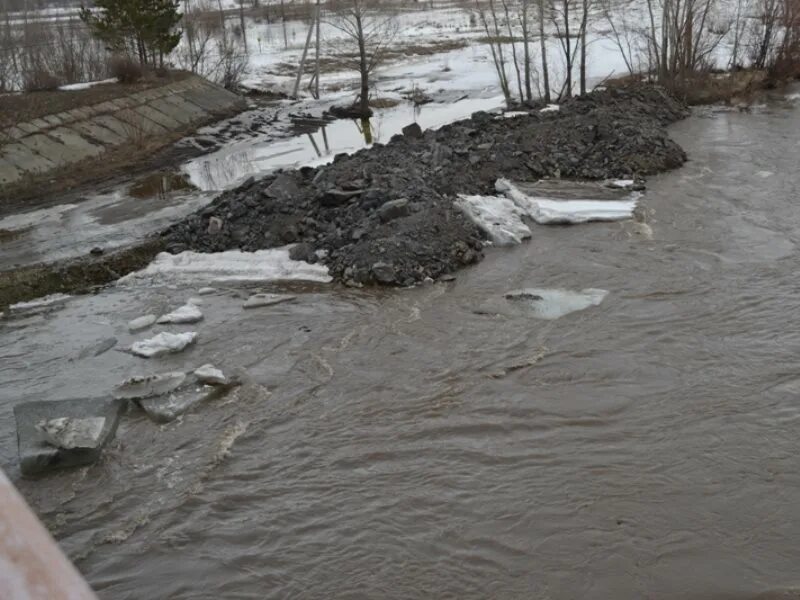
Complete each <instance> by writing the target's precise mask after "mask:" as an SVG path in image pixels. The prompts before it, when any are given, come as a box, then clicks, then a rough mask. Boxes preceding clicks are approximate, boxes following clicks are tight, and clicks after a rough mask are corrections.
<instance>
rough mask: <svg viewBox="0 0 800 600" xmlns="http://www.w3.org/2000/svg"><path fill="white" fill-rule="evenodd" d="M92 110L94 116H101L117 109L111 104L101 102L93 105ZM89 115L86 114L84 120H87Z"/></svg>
mask: <svg viewBox="0 0 800 600" xmlns="http://www.w3.org/2000/svg"><path fill="white" fill-rule="evenodd" d="M92 108H93V109H94V110H95V111H96V112H95V115H103V114H106V113H113V112H117V111H118V110H119V108H118V107H117V106H116V105H114V104H112V103H111V102H101V103H100V104H95V105H94V106H92ZM90 116H91V115H89V114H87V115H86V116H85V117H83V118H84V119H88V118H89V117H90Z"/></svg>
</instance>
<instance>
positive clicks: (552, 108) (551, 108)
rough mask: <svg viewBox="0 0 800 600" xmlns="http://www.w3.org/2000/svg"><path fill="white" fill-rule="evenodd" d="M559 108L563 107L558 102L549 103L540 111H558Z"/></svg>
mask: <svg viewBox="0 0 800 600" xmlns="http://www.w3.org/2000/svg"><path fill="white" fill-rule="evenodd" d="M559 110H561V107H560V106H559V105H558V104H548V105H547V106H545V107H544V108H543V109H542V110H540V111H539V112H540V113H543V112H558V111H559Z"/></svg>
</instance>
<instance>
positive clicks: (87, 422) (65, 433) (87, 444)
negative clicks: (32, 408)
mask: <svg viewBox="0 0 800 600" xmlns="http://www.w3.org/2000/svg"><path fill="white" fill-rule="evenodd" d="M105 424H106V418H105V417H86V418H85V419H78V418H72V417H59V418H57V419H43V420H42V421H39V422H38V423H37V424H36V430H37V431H39V432H40V433H41V434H42V435H43V436H44V439H45V441H46V442H47V443H48V444H50V445H51V446H55V447H56V448H63V449H64V450H73V449H75V448H81V449H90V448H96V447H97V445H98V444H99V443H100V438H101V437H102V434H103V427H105Z"/></svg>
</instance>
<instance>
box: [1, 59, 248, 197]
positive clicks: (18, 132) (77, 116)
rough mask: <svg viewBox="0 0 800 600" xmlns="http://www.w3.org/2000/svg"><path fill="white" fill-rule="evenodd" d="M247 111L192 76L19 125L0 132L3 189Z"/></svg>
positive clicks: (229, 95) (237, 99)
mask: <svg viewBox="0 0 800 600" xmlns="http://www.w3.org/2000/svg"><path fill="white" fill-rule="evenodd" d="M64 93H69V92H64ZM243 108H244V101H243V100H242V98H240V97H239V96H237V95H236V94H233V93H231V92H229V91H227V90H225V89H223V88H221V87H219V86H217V85H215V84H213V83H211V82H209V81H206V80H205V79H202V78H201V77H197V76H194V75H192V76H189V77H187V78H186V79H183V80H181V81H177V82H174V83H170V84H167V85H164V86H161V87H157V88H152V89H149V90H145V91H142V92H138V93H136V94H131V95H130V96H124V97H121V98H117V99H115V100H110V101H107V102H102V103H99V104H95V105H92V106H84V107H82V108H76V109H73V110H70V111H67V112H61V113H57V114H53V115H47V116H45V117H42V118H38V119H34V120H33V121H29V122H26V123H17V124H16V125H15V126H13V127H11V128H9V129H6V130H5V131H2V132H0V144H1V145H0V186H4V185H8V184H12V183H16V182H18V181H20V180H22V179H24V178H25V177H30V176H36V175H41V174H46V173H47V172H49V171H52V170H54V169H58V168H62V167H65V166H68V165H70V164H72V163H76V162H79V161H82V160H85V159H88V158H98V157H101V156H102V154H103V153H104V152H106V151H108V150H110V149H112V148H114V147H116V146H122V145H124V144H139V143H141V142H142V141H145V140H147V139H149V138H152V137H157V136H160V135H166V134H170V133H176V132H181V131H185V130H188V129H190V128H192V127H196V126H199V125H202V124H205V123H208V122H210V121H212V120H213V119H214V118H215V116H218V115H221V114H225V113H230V112H232V111H234V110H236V109H243Z"/></svg>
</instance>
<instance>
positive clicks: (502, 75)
mask: <svg viewBox="0 0 800 600" xmlns="http://www.w3.org/2000/svg"><path fill="white" fill-rule="evenodd" d="M475 6H476V7H477V10H478V14H479V15H480V18H481V22H482V23H483V29H484V31H486V38H487V39H488V41H489V48H490V49H491V51H492V60H493V62H494V68H495V69H496V70H497V78H498V80H499V81H500V89H501V90H502V91H503V96H504V97H505V99H506V103H508V102H510V101H511V92H510V91H509V89H508V79H507V77H506V69H505V64H504V63H503V58H502V55H498V49H496V48H495V45H496V42H495V40H494V39H493V38H492V34H491V32H490V31H489V21H488V19H487V18H486V13H485V12H484V11H483V8H481V6H480V0H475ZM495 23H496V21H495Z"/></svg>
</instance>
